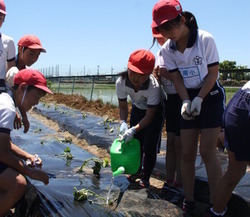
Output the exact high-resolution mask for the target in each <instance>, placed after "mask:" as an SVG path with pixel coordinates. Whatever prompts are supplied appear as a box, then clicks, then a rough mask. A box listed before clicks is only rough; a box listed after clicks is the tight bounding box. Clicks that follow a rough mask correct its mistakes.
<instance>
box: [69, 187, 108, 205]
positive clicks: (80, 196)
mask: <svg viewBox="0 0 250 217" xmlns="http://www.w3.org/2000/svg"><path fill="white" fill-rule="evenodd" d="M73 195H74V199H75V200H77V201H85V200H88V201H89V202H90V203H92V200H90V199H88V197H90V196H95V197H97V198H99V199H101V200H104V201H106V200H107V199H106V198H104V197H102V196H101V195H99V194H97V193H95V192H94V191H91V190H89V189H86V188H82V189H80V190H77V188H76V187H74V192H73ZM112 204H113V201H112V200H110V201H108V205H112Z"/></svg>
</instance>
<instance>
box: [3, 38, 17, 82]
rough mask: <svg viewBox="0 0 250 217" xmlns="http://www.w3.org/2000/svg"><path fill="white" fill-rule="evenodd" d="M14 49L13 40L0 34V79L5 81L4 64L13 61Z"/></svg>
mask: <svg viewBox="0 0 250 217" xmlns="http://www.w3.org/2000/svg"><path fill="white" fill-rule="evenodd" d="M15 54H16V48H15V43H14V40H13V39H12V38H11V37H9V36H7V35H4V34H1V33H0V79H5V76H6V62H7V61H12V60H15Z"/></svg>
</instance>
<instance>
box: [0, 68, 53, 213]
mask: <svg viewBox="0 0 250 217" xmlns="http://www.w3.org/2000/svg"><path fill="white" fill-rule="evenodd" d="M46 93H52V92H51V91H50V90H49V89H48V87H47V84H46V79H45V77H44V76H43V75H42V74H41V73H40V72H38V71H36V70H32V69H23V70H21V71H19V72H18V73H17V74H16V75H15V77H14V86H13V87H12V88H11V91H9V92H8V93H1V94H0V101H1V102H2V103H1V104H0V141H1V145H0V183H1V185H0V203H1V206H0V216H3V215H4V214H6V213H7V212H8V211H9V209H10V208H12V207H13V206H14V205H15V203H16V202H17V201H18V200H19V199H20V198H21V197H22V196H23V195H24V193H25V190H26V187H27V182H26V179H25V176H26V175H27V176H29V177H30V178H31V179H35V180H39V181H42V182H44V184H48V182H49V177H48V175H47V174H46V173H45V172H44V171H43V170H41V169H40V168H35V167H30V166H28V165H26V164H25V163H24V161H26V160H30V161H31V162H32V166H34V165H35V161H36V164H41V163H42V162H41V159H40V158H38V159H36V156H35V155H32V154H29V153H27V152H26V151H24V150H22V149H20V148H19V147H18V146H16V145H15V144H14V143H12V141H11V137H10V132H11V130H13V122H14V119H15V116H16V107H20V108H22V109H23V110H24V111H25V112H27V111H28V110H29V109H31V107H32V106H34V105H36V104H37V103H38V102H39V100H40V98H41V97H42V96H44V95H45V94H46ZM37 161H38V162H37Z"/></svg>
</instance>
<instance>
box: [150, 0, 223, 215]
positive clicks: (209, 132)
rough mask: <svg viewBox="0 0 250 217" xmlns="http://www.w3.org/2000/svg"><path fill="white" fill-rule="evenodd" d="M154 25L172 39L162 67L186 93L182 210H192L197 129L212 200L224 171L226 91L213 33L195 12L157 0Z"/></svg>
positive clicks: (171, 0)
mask: <svg viewBox="0 0 250 217" xmlns="http://www.w3.org/2000/svg"><path fill="white" fill-rule="evenodd" d="M151 27H152V28H154V29H155V30H156V31H158V32H159V33H161V34H162V35H163V36H164V37H167V38H169V39H170V40H168V41H167V42H166V43H165V44H164V45H163V47H162V49H161V53H162V57H163V64H162V66H160V67H162V68H167V70H168V71H169V72H170V73H171V79H172V80H173V82H174V85H175V88H176V90H177V92H178V94H179V95H180V97H181V99H182V107H181V116H182V117H181V134H180V138H181V145H182V165H181V167H182V168H181V170H182V184H183V188H184V195H185V200H184V202H183V210H184V211H185V212H186V213H189V214H190V215H193V214H194V213H195V211H196V208H195V202H194V181H195V159H196V154H197V146H198V139H199V135H200V154H201V157H202V159H203V160H204V163H205V166H206V171H207V177H208V184H209V189H210V203H211V204H212V203H213V198H214V194H215V188H216V185H217V184H218V181H219V179H220V177H221V175H222V171H221V166H220V163H219V160H218V158H217V150H216V142H217V139H218V136H219V132H220V128H221V125H222V114H223V111H224V91H223V88H222V87H221V86H220V84H219V82H218V77H219V55H218V51H217V48H216V44H215V41H214V38H213V36H212V35H211V34H210V33H208V32H206V31H203V30H200V29H198V26H197V23H196V20H195V18H194V16H193V17H189V16H186V14H184V13H183V12H182V7H181V4H180V3H179V1H178V0H161V1H158V2H157V3H156V4H155V6H154V8H153V21H152V25H151ZM161 72H162V71H161ZM162 76H164V73H163V74H162ZM211 204H210V206H211Z"/></svg>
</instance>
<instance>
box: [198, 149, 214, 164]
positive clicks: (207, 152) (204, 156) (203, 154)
mask: <svg viewBox="0 0 250 217" xmlns="http://www.w3.org/2000/svg"><path fill="white" fill-rule="evenodd" d="M200 155H201V157H202V159H203V160H204V162H206V161H208V160H209V159H211V156H212V155H214V156H216V149H215V148H214V150H213V149H210V150H208V149H206V148H200Z"/></svg>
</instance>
